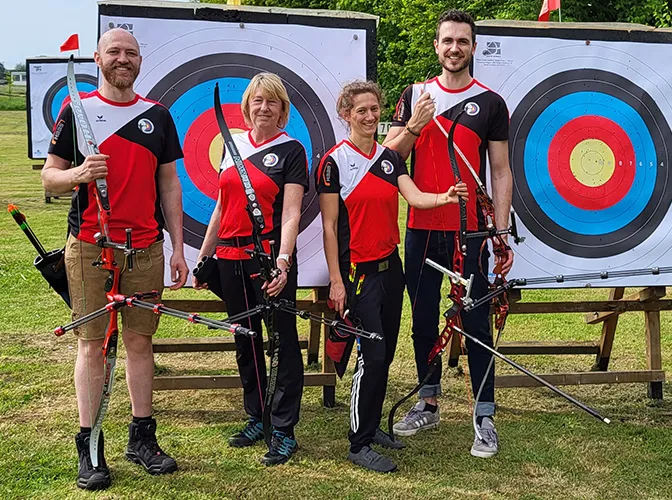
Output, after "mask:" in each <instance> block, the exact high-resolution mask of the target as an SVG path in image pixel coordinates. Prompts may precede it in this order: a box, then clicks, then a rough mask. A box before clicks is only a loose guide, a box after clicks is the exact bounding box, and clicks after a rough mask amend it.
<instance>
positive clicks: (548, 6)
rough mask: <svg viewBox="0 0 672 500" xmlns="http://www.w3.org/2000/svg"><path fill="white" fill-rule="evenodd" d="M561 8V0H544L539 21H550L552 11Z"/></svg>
mask: <svg viewBox="0 0 672 500" xmlns="http://www.w3.org/2000/svg"><path fill="white" fill-rule="evenodd" d="M559 8H560V0H544V3H543V4H542V6H541V12H539V21H548V16H549V15H550V14H551V11H553V10H558V9H559Z"/></svg>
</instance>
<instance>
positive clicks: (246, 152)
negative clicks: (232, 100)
mask: <svg viewBox="0 0 672 500" xmlns="http://www.w3.org/2000/svg"><path fill="white" fill-rule="evenodd" d="M294 140H295V139H293V138H291V137H290V136H289V135H287V133H286V132H283V133H281V134H280V135H279V136H278V137H276V138H275V139H273V140H272V141H270V142H266V143H264V144H262V145H261V146H255V145H254V144H252V140H251V137H250V132H243V133H240V134H235V135H233V142H235V143H236V147H237V148H238V152H239V153H240V156H241V157H242V159H243V160H247V159H248V158H249V157H250V156H252V155H254V154H255V153H258V152H259V151H264V150H266V149H269V148H272V147H273V146H278V145H279V144H284V143H286V142H290V141H294ZM226 153H227V154H226V157H225V158H224V160H223V161H222V163H221V165H220V170H226V169H227V168H230V167H233V166H234V165H233V159H232V158H231V155H230V154H229V152H228V151H227V152H226Z"/></svg>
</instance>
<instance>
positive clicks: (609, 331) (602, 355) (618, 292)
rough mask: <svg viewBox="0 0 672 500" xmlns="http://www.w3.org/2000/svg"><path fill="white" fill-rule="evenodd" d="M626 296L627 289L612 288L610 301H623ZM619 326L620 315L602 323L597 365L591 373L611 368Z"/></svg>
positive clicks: (615, 315) (596, 358)
mask: <svg viewBox="0 0 672 500" xmlns="http://www.w3.org/2000/svg"><path fill="white" fill-rule="evenodd" d="M624 294H625V288H622V287H619V288H612V289H611V291H610V292H609V300H621V299H622V298H623V295H624ZM617 326H618V314H614V315H613V316H611V317H610V318H609V319H607V320H606V321H604V323H602V336H601V337H600V343H599V348H600V350H599V352H598V353H597V356H596V357H595V364H594V365H593V366H592V368H591V371H602V372H603V371H606V370H607V368H608V367H609V358H610V357H611V348H612V347H613V345H614V334H615V333H616V327H617Z"/></svg>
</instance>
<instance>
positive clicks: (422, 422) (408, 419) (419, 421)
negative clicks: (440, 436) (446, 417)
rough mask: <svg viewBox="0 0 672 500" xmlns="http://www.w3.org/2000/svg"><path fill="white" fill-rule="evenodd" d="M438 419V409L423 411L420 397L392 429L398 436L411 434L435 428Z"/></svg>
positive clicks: (439, 416)
mask: <svg viewBox="0 0 672 500" xmlns="http://www.w3.org/2000/svg"><path fill="white" fill-rule="evenodd" d="M440 420H441V415H440V414H439V409H438V408H437V409H436V412H434V413H432V412H430V411H425V401H424V400H422V399H421V400H420V401H418V402H417V403H416V405H415V406H414V407H413V408H411V411H409V412H408V413H407V414H406V416H405V417H404V418H402V419H401V420H400V421H399V422H397V423H396V424H394V426H393V427H392V431H393V432H394V433H395V434H397V435H399V436H413V435H414V434H417V433H418V432H419V431H424V430H427V429H435V428H436V427H438V426H439V421H440Z"/></svg>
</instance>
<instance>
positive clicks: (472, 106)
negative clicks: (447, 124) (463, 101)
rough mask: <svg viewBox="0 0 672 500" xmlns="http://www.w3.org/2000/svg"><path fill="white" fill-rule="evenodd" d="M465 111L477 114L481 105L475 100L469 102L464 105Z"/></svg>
mask: <svg viewBox="0 0 672 500" xmlns="http://www.w3.org/2000/svg"><path fill="white" fill-rule="evenodd" d="M464 111H465V113H467V114H468V115H469V116H476V115H477V114H478V113H480V111H481V107H480V106H479V105H478V104H476V103H475V102H468V103H467V105H466V106H465V107H464Z"/></svg>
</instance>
